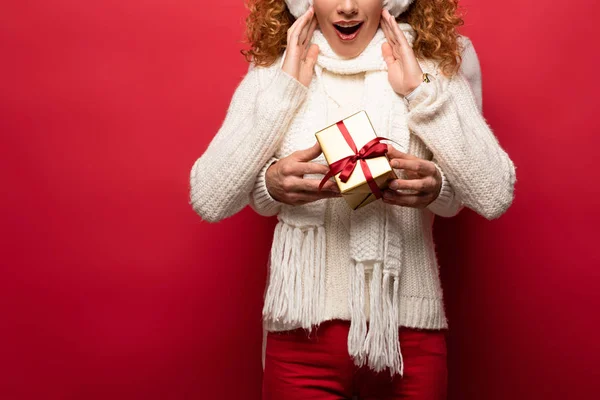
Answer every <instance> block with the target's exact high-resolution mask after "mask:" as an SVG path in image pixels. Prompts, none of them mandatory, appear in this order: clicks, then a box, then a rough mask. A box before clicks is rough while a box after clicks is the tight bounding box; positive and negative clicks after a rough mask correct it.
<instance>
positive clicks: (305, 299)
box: [263, 23, 415, 375]
mask: <svg viewBox="0 0 600 400" xmlns="http://www.w3.org/2000/svg"><path fill="white" fill-rule="evenodd" d="M399 27H400V28H401V30H402V31H403V32H404V34H405V36H406V37H407V39H408V41H409V43H411V45H412V42H413V40H414V30H413V29H412V27H411V26H410V25H408V24H406V23H399ZM384 41H386V38H385V35H384V33H383V31H382V30H381V28H379V29H378V30H377V32H376V34H375V36H374V37H373V39H372V41H371V42H370V43H369V45H368V46H367V48H366V49H365V50H364V51H363V52H362V53H361V54H360V55H359V56H357V57H356V58H353V59H342V58H341V57H339V56H338V55H337V54H336V53H335V52H334V51H333V50H332V48H331V46H330V45H329V44H328V42H327V40H326V39H325V37H324V36H323V34H322V32H321V31H320V30H319V29H317V30H315V32H314V34H313V39H312V42H313V43H316V44H318V45H319V48H320V52H319V56H318V60H317V65H316V66H315V78H314V79H313V82H312V84H311V85H310V90H309V101H308V105H307V106H306V108H305V109H304V111H303V114H302V115H298V116H297V117H296V118H300V119H303V121H305V123H306V125H302V126H305V127H315V126H317V127H321V128H324V127H325V126H327V125H328V122H327V111H326V110H327V95H326V89H325V86H324V85H323V83H322V71H323V69H327V70H328V71H331V72H333V73H336V74H354V73H358V72H365V81H364V95H363V99H362V106H363V109H364V110H366V112H367V114H368V115H369V118H370V120H371V122H372V124H373V127H374V128H375V132H376V133H377V135H378V136H382V137H386V138H390V139H392V140H394V142H395V147H399V148H400V149H401V150H402V151H406V150H407V149H408V148H409V139H410V132H409V129H408V126H407V121H406V113H407V108H406V105H405V102H404V100H403V98H402V97H401V96H399V95H397V94H396V93H395V92H394V91H393V89H392V88H391V86H390V84H389V81H388V74H387V65H386V63H385V61H384V60H383V56H382V53H381V44H382V43H383V42H384ZM284 57H285V55H284ZM282 60H283V58H282ZM288 134H291V135H298V137H297V140H293V142H294V143H303V142H304V143H306V141H307V138H306V135H314V133H313V134H311V133H307V131H306V129H297V130H292V132H288ZM314 140H315V138H314V136H313V137H312V139H311V142H312V143H314ZM315 162H321V163H325V164H326V162H325V159H324V158H323V155H322V154H321V155H320V156H319V158H317V159H315ZM357 168H360V164H357ZM396 172H397V173H398V174H399V175H401V174H400V173H399V171H398V170H396ZM305 177H310V175H306V176H305ZM322 177H323V176H322V175H314V178H316V179H319V178H322ZM326 201H327V199H322V200H319V201H315V202H311V203H308V204H305V205H301V206H290V205H287V204H284V205H283V207H282V209H281V211H280V213H279V214H278V219H279V223H278V224H277V226H276V228H275V234H274V239H273V247H272V250H271V255H270V260H269V271H270V272H269V282H268V286H267V290H266V291H265V304H264V309H263V317H264V318H265V320H266V321H267V325H265V326H267V327H268V326H269V325H268V324H269V321H270V322H272V323H275V324H278V326H280V327H281V326H288V325H289V326H290V327H292V326H298V325H301V326H302V327H304V328H305V329H310V328H311V327H312V326H313V325H317V324H318V323H319V322H320V321H322V315H321V309H322V307H323V305H324V303H325V296H326V293H325V273H324V271H325V261H326V256H325V251H326V248H325V244H326V237H325V235H326V232H325V229H324V221H325V207H326ZM350 212H351V213H352V216H351V228H350V237H351V239H350V249H349V251H350V255H351V258H352V260H353V265H349V266H348V268H351V274H350V276H351V278H350V279H351V282H350V287H351V290H350V293H349V306H350V310H351V325H350V332H349V335H348V352H349V354H350V355H351V356H352V357H353V359H354V362H355V364H356V365H359V366H362V365H364V364H365V363H366V364H367V365H368V366H369V367H370V368H371V369H373V370H375V371H381V370H383V369H386V368H389V370H390V373H391V375H394V374H400V375H402V374H403V362H402V354H401V352H400V343H399V338H398V328H399V326H398V315H399V306H400V304H399V293H398V292H399V280H400V277H401V268H402V265H403V263H404V262H406V258H405V257H404V247H403V244H404V243H405V242H406V240H405V238H404V237H403V235H404V232H403V227H402V226H401V225H400V222H401V221H402V220H403V218H406V217H407V216H409V215H410V216H414V215H415V214H414V213H409V212H407V211H406V209H405V208H404V207H400V206H396V205H390V204H386V203H384V202H383V201H381V200H376V201H374V202H371V203H370V204H368V205H366V206H364V207H362V208H359V209H357V210H355V211H350ZM409 218H410V217H409ZM369 278H370V283H369V282H368V280H369ZM367 284H369V285H370V287H369V289H370V290H369V293H366V289H367V287H366V286H367ZM367 296H368V297H369V304H366V297H367ZM367 306H368V307H369V314H370V316H369V325H368V327H367V321H366V316H365V307H367Z"/></svg>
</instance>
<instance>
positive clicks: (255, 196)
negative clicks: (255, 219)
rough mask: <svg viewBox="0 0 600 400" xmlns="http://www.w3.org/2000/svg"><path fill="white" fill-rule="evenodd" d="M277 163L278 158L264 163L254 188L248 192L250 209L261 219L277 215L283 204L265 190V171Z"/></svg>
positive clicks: (272, 158)
mask: <svg viewBox="0 0 600 400" xmlns="http://www.w3.org/2000/svg"><path fill="white" fill-rule="evenodd" d="M277 161H279V158H277V157H275V156H273V157H271V158H270V159H269V160H268V161H267V162H266V164H265V165H264V166H263V167H262V169H261V170H260V172H259V173H258V176H257V177H256V182H255V183H254V188H253V190H252V191H251V192H250V208H252V209H253V210H254V211H255V212H256V213H257V214H259V215H262V216H263V217H272V216H274V215H277V214H279V211H281V206H282V205H283V204H284V203H282V202H280V201H278V200H275V199H274V198H273V196H271V193H269V190H268V189H267V169H269V167H270V166H271V165H272V164H273V163H275V162H277Z"/></svg>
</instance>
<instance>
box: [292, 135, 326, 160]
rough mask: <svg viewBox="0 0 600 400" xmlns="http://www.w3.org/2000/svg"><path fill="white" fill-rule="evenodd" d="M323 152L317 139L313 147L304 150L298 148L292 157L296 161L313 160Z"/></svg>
mask: <svg viewBox="0 0 600 400" xmlns="http://www.w3.org/2000/svg"><path fill="white" fill-rule="evenodd" d="M319 154H321V145H320V144H319V141H318V140H317V141H316V142H315V144H313V145H312V147H309V148H307V149H303V150H296V151H295V152H293V153H292V154H290V157H292V158H293V159H294V160H296V161H311V160H314V159H315V158H317V157H318V156H319Z"/></svg>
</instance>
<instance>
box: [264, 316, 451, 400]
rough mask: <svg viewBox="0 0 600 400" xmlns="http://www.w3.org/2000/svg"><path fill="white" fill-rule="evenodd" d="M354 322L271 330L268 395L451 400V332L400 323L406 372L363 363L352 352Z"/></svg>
mask: <svg viewBox="0 0 600 400" xmlns="http://www.w3.org/2000/svg"><path fill="white" fill-rule="evenodd" d="M349 327H350V321H341V320H334V321H326V322H323V323H322V324H321V325H320V326H318V328H317V329H315V330H313V331H312V332H311V334H310V338H309V337H308V333H307V331H305V330H304V329H301V328H300V329H296V330H292V331H287V332H268V333H267V344H266V346H267V348H266V355H265V370H264V375H263V386H262V398H263V400H284V399H285V400H308V399H315V400H334V399H336V400H339V399H353V398H354V399H360V400H367V399H373V400H375V399H377V400H392V399H410V400H444V399H446V387H447V379H448V378H447V367H446V355H447V353H446V331H445V330H425V329H413V328H407V327H401V328H400V330H399V335H400V346H401V350H402V358H403V360H404V376H403V377H400V376H399V375H395V376H394V377H393V378H392V377H391V376H390V373H389V371H388V370H384V371H381V372H379V373H377V372H375V371H373V370H371V369H369V368H368V367H367V366H366V365H364V366H362V367H358V366H356V365H355V364H354V362H353V360H352V358H351V357H350V355H349V354H348V347H347V346H348V344H347V339H348V330H349Z"/></svg>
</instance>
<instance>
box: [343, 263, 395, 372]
mask: <svg viewBox="0 0 600 400" xmlns="http://www.w3.org/2000/svg"><path fill="white" fill-rule="evenodd" d="M383 270H384V266H383V263H381V262H376V263H374V265H373V269H372V273H371V282H370V295H369V324H368V329H367V322H366V315H365V312H364V308H365V290H364V289H365V280H366V279H365V278H366V270H365V265H364V264H363V263H362V262H357V263H356V264H355V268H354V269H353V273H352V276H351V281H352V282H351V290H352V293H351V295H350V310H351V322H350V332H349V333H348V352H349V353H350V355H351V356H352V357H353V359H354V363H355V364H356V365H358V366H363V365H364V364H367V365H368V366H369V368H371V369H372V370H374V371H376V372H380V371H382V370H384V369H389V372H390V375H391V376H394V375H395V374H400V375H402V374H403V373H404V363H403V359H402V353H401V349H400V341H399V335H398V330H399V326H398V307H399V297H398V296H399V294H398V290H399V286H400V279H399V276H398V274H396V273H394V272H393V271H388V270H386V271H385V272H384V271H383ZM391 289H393V290H391Z"/></svg>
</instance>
